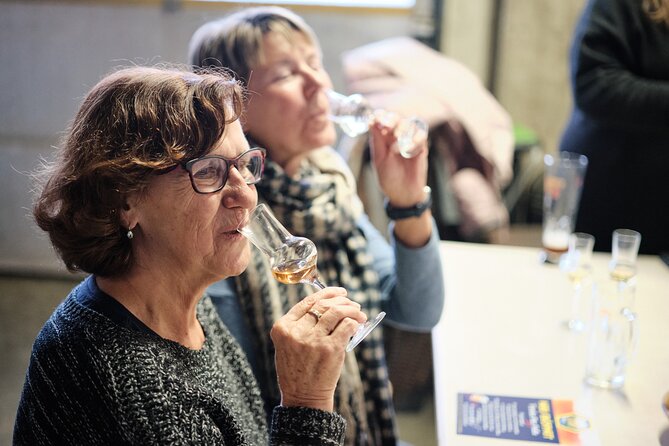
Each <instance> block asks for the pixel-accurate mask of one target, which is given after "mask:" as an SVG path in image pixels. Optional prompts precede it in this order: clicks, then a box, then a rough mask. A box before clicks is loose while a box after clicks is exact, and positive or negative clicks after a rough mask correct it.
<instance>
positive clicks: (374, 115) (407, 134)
mask: <svg viewBox="0 0 669 446" xmlns="http://www.w3.org/2000/svg"><path fill="white" fill-rule="evenodd" d="M327 96H328V100H329V102H330V119H331V120H332V121H333V122H334V123H336V124H337V125H339V128H341V129H342V131H343V132H344V133H346V134H347V135H348V136H351V137H356V136H358V135H362V134H363V133H365V132H367V131H368V130H369V126H370V125H371V124H372V123H373V122H374V121H375V120H378V121H380V122H381V123H382V124H384V125H386V126H388V127H393V126H394V127H395V138H397V149H398V150H399V153H400V155H402V156H403V157H404V158H413V157H414V156H416V155H418V154H419V153H420V151H421V143H422V142H423V141H425V140H426V139H427V133H428V125H427V123H426V122H425V121H423V120H422V119H420V118H418V117H415V116H411V117H408V118H402V117H400V116H399V115H398V114H397V113H393V112H390V111H387V110H379V109H376V110H375V109H374V108H372V106H371V105H370V104H369V102H367V100H366V99H365V98H364V97H363V96H362V95H359V94H352V95H350V96H345V95H343V94H341V93H337V92H335V91H332V90H328V91H327Z"/></svg>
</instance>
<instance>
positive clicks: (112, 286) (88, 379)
mask: <svg viewBox="0 0 669 446" xmlns="http://www.w3.org/2000/svg"><path fill="white" fill-rule="evenodd" d="M242 101H243V99H242V91H241V87H240V86H239V85H238V84H237V83H236V82H234V81H232V80H231V79H230V78H229V77H225V76H222V75H220V74H214V73H211V74H202V75H196V74H192V73H188V72H183V71H178V70H170V69H158V68H140V67H135V68H129V69H125V70H121V71H118V72H116V73H114V74H111V75H109V76H108V77H106V78H105V79H103V80H102V81H101V82H100V83H99V84H98V85H96V86H95V87H94V88H93V89H92V91H91V92H90V93H89V94H88V96H87V97H86V99H85V100H84V102H83V105H82V106H81V108H80V110H79V112H78V114H77V115H76V117H75V119H74V121H73V124H72V127H71V129H70V131H69V133H68V135H67V138H66V140H65V142H64V147H63V149H62V150H61V152H60V156H59V158H58V160H57V161H56V162H55V163H54V164H53V165H52V166H51V167H50V168H49V169H48V172H46V174H47V175H46V176H47V181H46V184H45V185H44V187H43V189H42V191H41V194H40V195H39V197H38V199H37V201H36V204H35V206H34V215H35V218H36V220H37V223H38V224H39V226H40V227H41V228H42V229H43V230H45V231H46V232H47V233H48V234H49V237H50V238H51V241H52V243H53V245H54V247H55V249H56V251H57V252H58V254H59V255H60V257H62V259H63V261H64V263H65V265H66V266H67V267H68V268H69V269H70V270H79V271H85V272H88V273H90V274H91V275H90V276H88V277H87V278H86V279H84V280H83V282H82V283H81V284H79V285H78V286H77V287H76V288H74V289H73V290H72V292H71V293H70V294H69V296H67V298H66V299H65V301H64V302H63V303H62V304H61V305H59V307H58V308H57V309H56V310H55V311H54V313H53V315H52V316H51V318H50V319H49V320H48V321H47V323H46V324H45V325H44V327H43V329H42V331H41V332H40V334H39V336H38V338H37V340H36V342H35V344H34V347H33V352H32V356H31V360H30V366H29V369H28V373H27V377H26V382H25V386H24V390H23V394H22V396H21V402H20V405H19V408H18V414H17V418H16V425H15V428H14V444H26V445H28V444H29V445H37V444H68V445H73V444H85V445H91V444H141V445H146V444H161V445H162V444H207V445H210V444H226V445H260V444H268V443H271V444H291V445H295V444H328V445H329V444H338V443H339V442H341V441H343V434H344V429H345V421H344V420H343V418H342V417H341V416H339V415H337V414H335V413H333V412H332V410H333V404H334V402H333V398H334V389H335V387H336V383H337V380H338V378H339V375H340V371H341V367H342V364H343V361H344V356H345V350H344V349H345V345H346V343H347V340H348V338H349V337H350V336H351V335H352V334H353V333H354V332H355V329H356V327H357V325H358V323H360V322H362V321H364V320H365V316H364V314H362V313H361V312H360V306H359V305H358V304H355V303H353V302H351V301H350V300H348V299H347V298H346V292H345V290H343V289H342V288H326V289H325V290H322V291H320V292H318V293H315V294H312V295H310V296H307V297H306V298H305V299H304V300H303V301H301V302H300V303H298V304H297V305H295V306H294V307H293V308H291V309H290V310H289V311H288V312H287V313H286V314H285V315H284V316H283V317H281V318H280V319H279V320H278V321H277V323H276V324H275V325H274V328H273V330H272V340H273V342H274V347H275V350H276V369H277V375H278V385H279V387H280V389H281V405H280V406H279V407H277V408H275V409H274V413H273V418H272V422H271V426H270V427H269V428H268V426H267V425H266V418H265V411H264V410H263V402H262V400H261V398H260V391H259V389H258V387H257V384H256V381H255V379H254V378H253V374H252V371H251V369H250V367H249V365H248V362H247V360H246V358H245V356H244V353H243V351H242V350H241V348H240V347H239V345H238V344H237V343H236V342H235V340H234V339H233V338H232V337H231V335H230V333H229V331H228V330H227V328H226V327H225V326H224V325H223V323H222V322H221V320H220V318H219V317H218V316H217V314H216V310H215V309H214V307H213V305H212V303H211V300H210V299H209V298H208V297H206V296H205V297H203V295H204V291H205V289H206V287H207V286H208V285H210V284H212V283H213V282H215V281H217V280H220V279H223V278H225V277H229V276H232V275H236V274H239V273H240V272H242V271H243V270H244V268H245V267H246V265H247V263H248V262H249V258H250V250H249V246H248V243H247V241H246V240H245V239H244V238H243V237H242V236H241V235H240V234H239V233H238V232H237V231H236V228H237V227H238V226H239V225H240V223H242V222H243V221H244V220H245V218H247V214H248V212H249V210H250V209H252V208H253V207H254V206H255V204H256V201H257V197H256V190H255V186H254V184H255V183H256V182H257V181H258V180H260V177H261V175H262V172H263V165H264V164H263V163H264V150H263V149H260V148H249V144H248V142H247V140H246V139H245V138H244V134H243V133H242V128H241V125H240V123H239V120H238V117H239V114H240V113H241V107H242ZM310 310H315V311H317V312H319V313H321V314H322V315H323V316H322V317H321V318H320V319H316V318H315V317H313V316H312V315H311V314H309V313H308V312H309V311H310ZM268 432H269V434H268Z"/></svg>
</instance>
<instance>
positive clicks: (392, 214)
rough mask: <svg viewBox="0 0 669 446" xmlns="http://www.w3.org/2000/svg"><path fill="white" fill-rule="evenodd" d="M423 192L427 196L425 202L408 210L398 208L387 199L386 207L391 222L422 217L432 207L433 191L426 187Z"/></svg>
mask: <svg viewBox="0 0 669 446" xmlns="http://www.w3.org/2000/svg"><path fill="white" fill-rule="evenodd" d="M423 190H424V191H425V193H426V194H427V197H425V200H423V201H421V202H420V203H417V204H415V205H414V206H411V207H408V208H396V207H395V206H393V205H391V204H390V202H389V201H388V199H387V198H386V202H385V205H386V215H387V216H388V218H389V219H391V220H402V219H403V218H411V217H420V216H421V215H423V212H425V211H426V210H428V209H429V208H430V206H432V189H430V186H425V188H424V189H423Z"/></svg>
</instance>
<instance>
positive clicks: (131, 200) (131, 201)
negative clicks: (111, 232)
mask: <svg viewBox="0 0 669 446" xmlns="http://www.w3.org/2000/svg"><path fill="white" fill-rule="evenodd" d="M119 220H120V222H121V226H123V228H125V229H128V230H130V229H133V228H134V227H135V226H137V224H138V223H139V206H138V199H137V194H130V195H127V196H126V197H125V200H124V201H123V205H122V206H121V209H120V210H119Z"/></svg>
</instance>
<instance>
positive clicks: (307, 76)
mask: <svg viewBox="0 0 669 446" xmlns="http://www.w3.org/2000/svg"><path fill="white" fill-rule="evenodd" d="M304 80H305V82H304V91H305V95H306V96H307V97H309V96H311V95H312V94H313V93H315V92H316V91H318V90H321V89H323V88H327V87H328V85H329V84H330V78H329V77H328V75H327V73H325V70H323V69H318V70H314V69H313V68H306V69H305V70H304Z"/></svg>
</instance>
